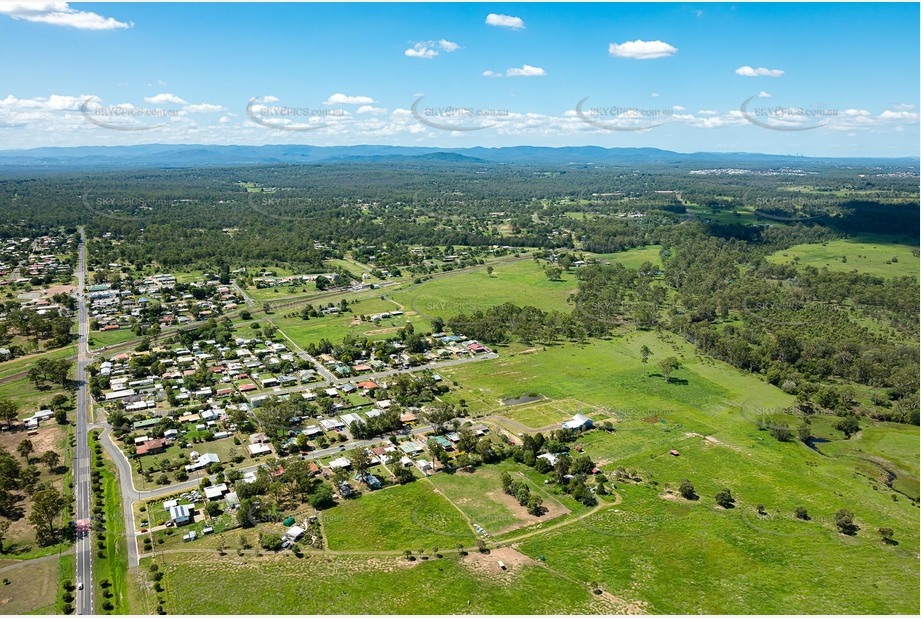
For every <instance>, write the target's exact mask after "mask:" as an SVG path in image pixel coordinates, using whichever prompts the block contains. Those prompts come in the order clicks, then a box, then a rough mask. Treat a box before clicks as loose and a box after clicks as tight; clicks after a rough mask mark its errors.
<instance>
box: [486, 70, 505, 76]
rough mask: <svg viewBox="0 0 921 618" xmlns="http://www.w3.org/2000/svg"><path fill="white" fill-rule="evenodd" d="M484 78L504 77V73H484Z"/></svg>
mask: <svg viewBox="0 0 921 618" xmlns="http://www.w3.org/2000/svg"><path fill="white" fill-rule="evenodd" d="M483 77H502V73H496V72H495V71H483Z"/></svg>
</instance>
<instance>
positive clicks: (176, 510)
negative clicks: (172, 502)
mask: <svg viewBox="0 0 921 618" xmlns="http://www.w3.org/2000/svg"><path fill="white" fill-rule="evenodd" d="M169 517H170V519H172V520H173V521H174V522H176V523H177V524H184V523H186V522H188V521H191V519H192V505H191V504H178V505H176V506H173V507H170V510H169Z"/></svg>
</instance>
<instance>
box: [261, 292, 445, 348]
mask: <svg viewBox="0 0 921 618" xmlns="http://www.w3.org/2000/svg"><path fill="white" fill-rule="evenodd" d="M324 304H325V303H324ZM315 306H316V305H315ZM350 309H351V312H350V313H346V314H343V315H331V316H324V317H321V318H310V319H309V320H303V319H301V318H300V317H284V316H279V317H275V316H273V317H272V323H273V324H275V326H277V327H278V328H279V329H280V330H281V331H282V332H284V333H285V334H286V335H287V336H288V337H290V338H291V339H292V340H293V341H294V342H295V343H296V344H297V345H298V346H300V347H302V348H303V347H305V346H306V345H307V344H309V343H318V342H319V341H320V340H321V339H328V340H329V341H332V342H333V343H338V342H340V341H342V339H343V338H345V336H346V335H352V336H355V337H361V336H363V337H367V338H368V339H371V340H379V339H387V338H390V337H393V336H395V335H396V332H397V331H398V330H399V329H401V328H403V327H404V326H406V323H407V322H412V324H413V327H414V328H415V329H416V332H426V331H430V330H431V328H432V326H431V324H430V323H429V322H428V320H426V319H425V318H423V317H422V316H420V315H418V314H417V313H416V312H415V311H412V310H408V311H406V313H404V315H399V316H395V317H392V318H386V319H383V320H379V321H378V323H375V322H371V321H368V320H362V321H356V317H359V316H362V315H364V316H371V315H374V314H379V313H384V312H389V311H394V310H400V309H402V307H401V306H399V305H398V304H397V303H393V302H391V301H388V300H382V299H380V298H378V297H374V298H367V299H362V300H359V301H358V302H357V303H355V304H353V305H350Z"/></svg>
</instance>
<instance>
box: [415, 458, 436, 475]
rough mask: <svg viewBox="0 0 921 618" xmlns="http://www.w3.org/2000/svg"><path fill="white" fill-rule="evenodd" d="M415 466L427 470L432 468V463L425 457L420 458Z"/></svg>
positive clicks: (423, 470)
mask: <svg viewBox="0 0 921 618" xmlns="http://www.w3.org/2000/svg"><path fill="white" fill-rule="evenodd" d="M416 467H417V468H419V470H420V471H422V472H428V471H429V470H431V469H432V463H431V462H430V461H428V460H426V459H420V460H419V461H417V462H416Z"/></svg>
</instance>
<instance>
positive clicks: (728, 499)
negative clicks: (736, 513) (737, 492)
mask: <svg viewBox="0 0 921 618" xmlns="http://www.w3.org/2000/svg"><path fill="white" fill-rule="evenodd" d="M716 503H717V504H718V505H720V506H721V507H723V508H724V509H731V508H732V507H734V506H735V503H736V500H735V498H733V497H732V492H731V491H730V490H729V489H728V488H727V489H721V490H719V491H718V492H716Z"/></svg>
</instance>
